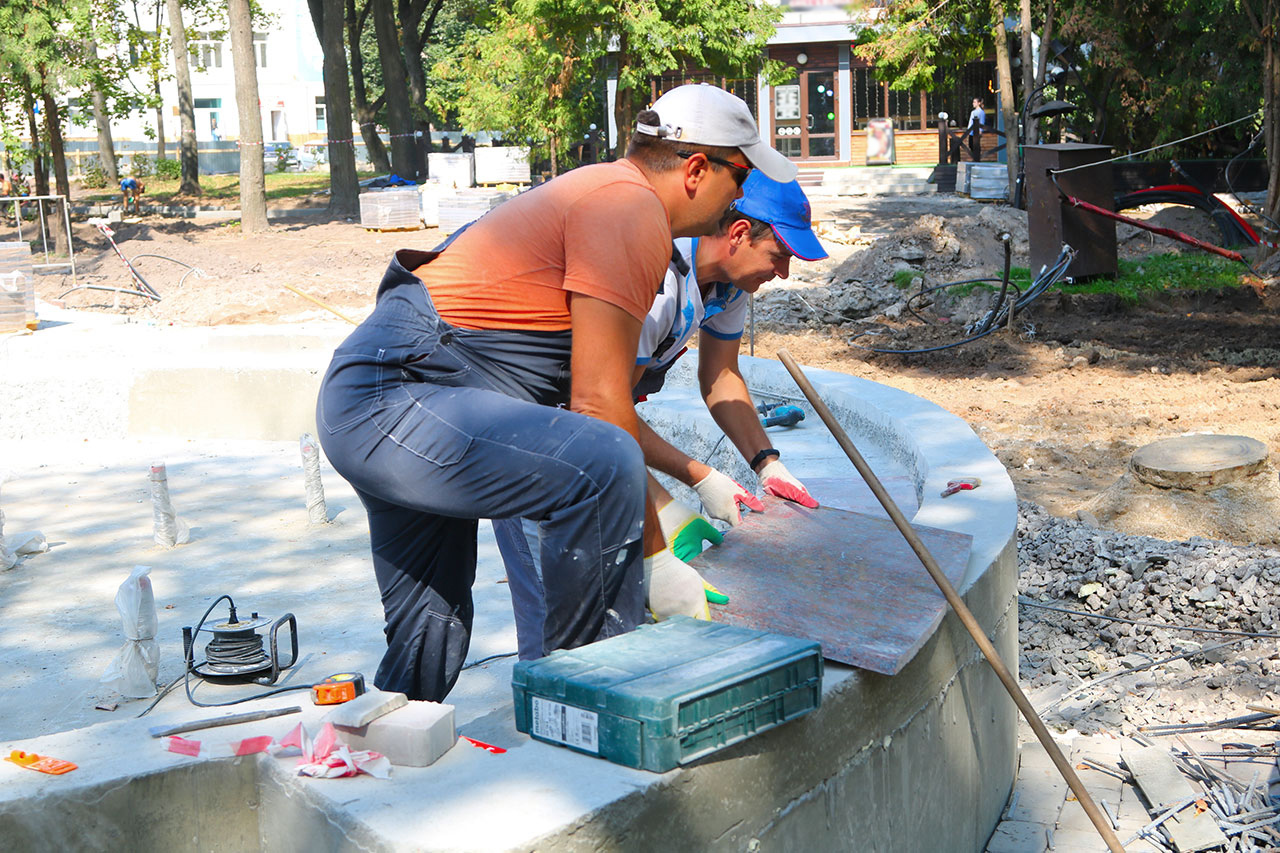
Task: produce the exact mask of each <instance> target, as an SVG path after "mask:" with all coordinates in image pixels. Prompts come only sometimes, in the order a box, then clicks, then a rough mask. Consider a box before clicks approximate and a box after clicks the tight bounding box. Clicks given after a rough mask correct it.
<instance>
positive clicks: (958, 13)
mask: <svg viewBox="0 0 1280 853" xmlns="http://www.w3.org/2000/svg"><path fill="white" fill-rule="evenodd" d="M993 28H994V22H993V21H992V20H991V5H990V3H989V2H987V0H951V2H949V3H939V2H937V0H902V2H891V3H889V4H888V5H887V6H885V7H884V8H883V13H882V14H881V15H879V16H877V17H876V18H874V19H873V20H871V21H869V22H868V21H860V22H859V23H857V24H855V25H854V26H853V29H854V33H855V39H856V41H857V44H856V46H855V47H854V53H855V54H856V55H857V56H858V57H859V58H861V59H865V60H867V61H868V62H870V63H871V64H872V66H873V68H874V69H875V73H876V76H877V77H878V78H880V79H881V80H884V81H886V82H888V84H889V87H890V88H891V89H902V90H909V91H925V92H929V91H933V89H934V88H935V87H938V86H941V87H942V88H944V89H945V88H950V87H951V86H953V85H955V83H956V82H957V79H958V75H959V73H960V70H961V69H962V68H964V66H965V65H966V64H967V63H970V62H974V61H976V60H980V59H984V58H986V57H988V56H990V55H991V52H992V50H993V49H994V47H993V42H992V35H991V33H992V29H993Z"/></svg>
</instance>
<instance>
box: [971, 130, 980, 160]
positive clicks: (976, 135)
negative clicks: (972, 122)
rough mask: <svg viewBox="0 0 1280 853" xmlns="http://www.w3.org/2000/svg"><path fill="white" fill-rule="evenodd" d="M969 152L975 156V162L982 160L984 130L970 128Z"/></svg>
mask: <svg viewBox="0 0 1280 853" xmlns="http://www.w3.org/2000/svg"><path fill="white" fill-rule="evenodd" d="M969 154H970V155H971V156H972V157H973V162H975V163H979V162H981V161H982V131H980V130H976V129H973V128H970V129H969Z"/></svg>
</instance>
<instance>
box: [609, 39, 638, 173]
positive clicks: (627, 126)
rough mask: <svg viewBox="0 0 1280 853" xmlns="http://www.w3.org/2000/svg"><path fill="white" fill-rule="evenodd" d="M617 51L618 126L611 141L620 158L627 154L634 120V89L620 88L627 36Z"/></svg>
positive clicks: (615, 117)
mask: <svg viewBox="0 0 1280 853" xmlns="http://www.w3.org/2000/svg"><path fill="white" fill-rule="evenodd" d="M620 47H621V49H620V50H619V51H618V87H617V88H616V89H614V92H613V124H614V127H616V128H618V138H617V139H615V140H614V141H613V156H614V158H615V159H617V160H621V159H622V158H623V157H625V156H627V144H628V143H629V142H630V141H631V130H632V127H633V125H634V124H635V120H636V113H637V112H638V110H637V109H636V90H635V89H634V88H633V87H631V86H628V87H627V88H625V89H624V88H622V77H623V73H624V72H625V71H626V70H627V37H626V36H625V35H624V36H623V37H622V41H621V44H620Z"/></svg>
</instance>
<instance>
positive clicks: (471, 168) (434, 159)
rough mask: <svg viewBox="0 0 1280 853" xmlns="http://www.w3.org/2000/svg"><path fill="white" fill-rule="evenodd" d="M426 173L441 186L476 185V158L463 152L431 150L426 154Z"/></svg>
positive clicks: (464, 186) (460, 187) (463, 187)
mask: <svg viewBox="0 0 1280 853" xmlns="http://www.w3.org/2000/svg"><path fill="white" fill-rule="evenodd" d="M427 174H428V175H430V176H431V178H432V180H435V181H439V183H440V185H441V186H445V187H452V188H454V189H465V188H467V187H474V186H475V185H476V158H475V155H473V154H467V153H463V152H455V153H445V152H442V151H432V152H431V153H429V154H428V155H427Z"/></svg>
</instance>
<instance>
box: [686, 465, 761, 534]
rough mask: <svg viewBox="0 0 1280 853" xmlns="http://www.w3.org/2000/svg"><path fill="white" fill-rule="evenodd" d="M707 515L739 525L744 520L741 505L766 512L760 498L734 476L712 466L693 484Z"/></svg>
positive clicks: (735, 525)
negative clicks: (708, 471)
mask: <svg viewBox="0 0 1280 853" xmlns="http://www.w3.org/2000/svg"><path fill="white" fill-rule="evenodd" d="M693 490H694V491H695V492H697V493H698V498H699V499H700V500H701V501H702V506H703V507H704V508H705V509H706V511H707V515H709V516H711V517H712V518H717V519H719V520H720V521H723V522H725V523H726V524H730V525H732V526H734V527H737V526H738V524H739V523H741V521H742V514H741V511H740V510H739V509H738V506H739V505H742V506H745V507H746V508H747V509H751V510H755V511H756V512H764V504H762V503H760V499H759V498H757V497H756V496H755V495H753V494H751V493H750V492H748V491H747V490H746V489H744V488H743V487H742V486H740V485H738V484H737V483H736V482H734V481H733V479H732V478H730V477H727V476H725V475H724V474H721V473H720V472H719V471H717V470H716V469H714V468H712V469H711V473H710V474H708V475H707V476H705V477H703V478H702V479H701V480H699V481H698V482H696V483H694V484H693Z"/></svg>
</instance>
